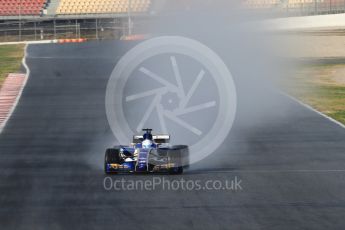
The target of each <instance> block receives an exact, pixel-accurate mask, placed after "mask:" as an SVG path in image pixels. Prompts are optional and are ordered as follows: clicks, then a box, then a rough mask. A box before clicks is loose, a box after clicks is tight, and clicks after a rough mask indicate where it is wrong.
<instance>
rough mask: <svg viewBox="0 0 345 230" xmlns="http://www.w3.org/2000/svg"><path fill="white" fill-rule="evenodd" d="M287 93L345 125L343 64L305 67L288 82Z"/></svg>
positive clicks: (344, 71)
mask: <svg viewBox="0 0 345 230" xmlns="http://www.w3.org/2000/svg"><path fill="white" fill-rule="evenodd" d="M287 90H288V92H289V93H290V94H291V95H292V96H294V97H296V98H298V99H299V100H301V101H303V102H304V103H306V104H309V105H310V106H312V107H313V108H315V109H317V110H318V111H320V112H322V113H324V114H326V115H327V116H330V117H332V118H334V119H335V120H338V121H340V122H341V123H343V124H345V64H342V65H339V64H337V65H317V66H316V65H305V66H303V67H302V68H300V69H299V70H298V71H297V73H296V74H294V76H293V79H292V81H289V85H288V87H287Z"/></svg>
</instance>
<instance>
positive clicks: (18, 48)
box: [0, 45, 24, 88]
mask: <svg viewBox="0 0 345 230" xmlns="http://www.w3.org/2000/svg"><path fill="white" fill-rule="evenodd" d="M23 56H24V45H3V46H0V88H1V86H2V84H3V82H4V80H5V78H6V76H7V75H8V74H9V73H16V72H18V71H19V70H20V65H21V62H22V59H23Z"/></svg>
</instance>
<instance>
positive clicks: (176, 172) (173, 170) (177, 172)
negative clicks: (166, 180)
mask: <svg viewBox="0 0 345 230" xmlns="http://www.w3.org/2000/svg"><path fill="white" fill-rule="evenodd" d="M182 173H183V167H182V166H180V167H176V168H170V169H169V174H170V175H181V174H182Z"/></svg>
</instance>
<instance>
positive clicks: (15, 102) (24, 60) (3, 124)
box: [0, 44, 30, 134]
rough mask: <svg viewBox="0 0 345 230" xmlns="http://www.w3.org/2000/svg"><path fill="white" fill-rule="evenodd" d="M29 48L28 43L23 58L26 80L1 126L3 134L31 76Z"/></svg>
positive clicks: (0, 130) (0, 129)
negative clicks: (28, 58) (28, 60)
mask: <svg viewBox="0 0 345 230" xmlns="http://www.w3.org/2000/svg"><path fill="white" fill-rule="evenodd" d="M27 49H28V44H26V45H25V48H24V57H23V59H22V64H23V66H24V68H25V70H26V76H25V80H24V82H23V84H22V86H21V88H20V90H19V92H18V95H17V98H16V100H15V101H14V103H13V105H12V108H11V110H10V111H9V113H8V115H7V117H6V119H5V120H4V122H3V123H2V125H1V126H0V134H1V133H2V131H3V130H4V128H5V126H6V124H7V122H8V120H9V119H10V117H11V116H12V114H13V112H14V110H15V109H16V107H17V105H18V103H19V100H20V98H21V96H22V93H23V91H24V88H25V85H26V83H27V81H28V79H29V76H30V69H29V67H28V65H27V64H26V57H27Z"/></svg>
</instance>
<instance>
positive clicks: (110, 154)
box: [104, 149, 121, 174]
mask: <svg viewBox="0 0 345 230" xmlns="http://www.w3.org/2000/svg"><path fill="white" fill-rule="evenodd" d="M108 164H121V157H120V150H119V149H107V150H106V151H105V156H104V172H105V173H106V174H110V173H113V172H109V170H108V167H107V166H108Z"/></svg>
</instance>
